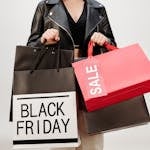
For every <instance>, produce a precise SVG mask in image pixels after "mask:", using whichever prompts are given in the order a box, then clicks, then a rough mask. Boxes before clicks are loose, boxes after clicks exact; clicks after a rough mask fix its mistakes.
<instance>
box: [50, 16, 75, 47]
mask: <svg viewBox="0 0 150 150" xmlns="http://www.w3.org/2000/svg"><path fill="white" fill-rule="evenodd" d="M48 17H49V19H50V20H51V21H53V22H54V23H55V24H57V25H58V26H59V27H60V28H62V29H63V30H64V31H66V33H67V34H68V35H69V37H70V39H71V41H72V43H73V48H74V49H75V42H74V40H73V37H72V36H71V34H70V33H69V31H68V30H66V29H65V28H64V27H63V26H61V25H60V24H58V23H57V22H56V21H54V20H53V19H52V18H51V17H50V16H48Z"/></svg>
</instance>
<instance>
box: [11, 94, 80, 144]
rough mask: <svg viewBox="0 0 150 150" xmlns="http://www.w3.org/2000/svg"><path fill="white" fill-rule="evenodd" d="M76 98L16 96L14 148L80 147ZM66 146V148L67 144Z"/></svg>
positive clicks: (63, 95)
mask: <svg viewBox="0 0 150 150" xmlns="http://www.w3.org/2000/svg"><path fill="white" fill-rule="evenodd" d="M75 94H76V93H75V92H61V93H44V94H25V95H14V96H13V122H14V128H15V130H14V132H15V133H14V134H15V137H14V141H13V143H14V145H15V146H18V145H22V144H25V145H28V144H34V145H36V144H50V145H51V146H50V145H49V147H59V146H62V145H63V143H74V144H75V143H78V132H77V116H76V95H75ZM59 143H60V145H59ZM69 145H70V144H69ZM63 146H64V147H67V144H64V145H63Z"/></svg>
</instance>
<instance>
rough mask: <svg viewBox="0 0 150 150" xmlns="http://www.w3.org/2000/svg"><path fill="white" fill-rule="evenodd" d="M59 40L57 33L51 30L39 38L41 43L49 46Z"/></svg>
mask: <svg viewBox="0 0 150 150" xmlns="http://www.w3.org/2000/svg"><path fill="white" fill-rule="evenodd" d="M59 40H60V37H59V31H58V30H56V29H54V28H51V29H47V30H46V31H45V32H44V33H43V34H42V37H41V43H44V44H46V45H49V44H55V43H57V42H58V41H59Z"/></svg>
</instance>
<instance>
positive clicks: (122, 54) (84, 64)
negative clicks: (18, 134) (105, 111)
mask: <svg viewBox="0 0 150 150" xmlns="http://www.w3.org/2000/svg"><path fill="white" fill-rule="evenodd" d="M104 46H105V47H106V48H108V49H109V50H113V49H116V50H114V51H110V52H108V53H104V54H101V55H96V56H92V52H93V44H92V42H90V43H89V46H88V58H87V59H84V60H81V61H78V62H74V63H73V64H72V66H73V68H74V71H75V74H76V77H77V80H78V83H79V86H80V88H81V91H82V94H83V98H84V101H85V105H86V108H87V110H88V111H93V110H97V109H100V108H103V107H106V106H109V105H112V104H115V103H118V102H121V101H124V100H127V99H130V98H133V97H135V96H138V95H141V94H143V93H146V92H149V91H150V61H149V60H148V58H147V57H146V56H145V54H144V52H143V50H142V49H141V47H140V46H139V45H138V44H134V45H131V46H128V47H125V48H120V49H117V48H116V47H114V46H112V45H109V44H108V43H105V44H104Z"/></svg>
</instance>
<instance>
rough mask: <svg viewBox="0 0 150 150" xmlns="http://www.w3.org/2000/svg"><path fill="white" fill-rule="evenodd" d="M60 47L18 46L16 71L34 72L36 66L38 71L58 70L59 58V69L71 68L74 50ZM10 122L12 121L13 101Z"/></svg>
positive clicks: (57, 45) (55, 45) (56, 45)
mask: <svg viewBox="0 0 150 150" xmlns="http://www.w3.org/2000/svg"><path fill="white" fill-rule="evenodd" d="M59 46H60V45H59V44H54V45H49V46H44V45H42V46H41V47H30V46H16V56H15V63H14V71H23V70H24V71H25V70H32V69H33V66H35V65H36V66H35V67H36V69H38V70H41V69H52V68H56V67H57V65H58V64H57V57H58V56H59V68H63V67H70V66H71V62H72V61H73V50H65V49H60V47H59ZM58 50H59V55H58ZM37 61H38V62H40V63H38V62H37ZM9 120H10V121H12V101H11V107H10V119H9Z"/></svg>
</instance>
